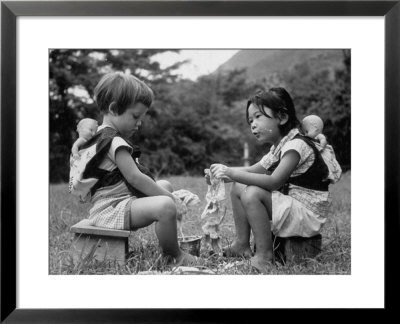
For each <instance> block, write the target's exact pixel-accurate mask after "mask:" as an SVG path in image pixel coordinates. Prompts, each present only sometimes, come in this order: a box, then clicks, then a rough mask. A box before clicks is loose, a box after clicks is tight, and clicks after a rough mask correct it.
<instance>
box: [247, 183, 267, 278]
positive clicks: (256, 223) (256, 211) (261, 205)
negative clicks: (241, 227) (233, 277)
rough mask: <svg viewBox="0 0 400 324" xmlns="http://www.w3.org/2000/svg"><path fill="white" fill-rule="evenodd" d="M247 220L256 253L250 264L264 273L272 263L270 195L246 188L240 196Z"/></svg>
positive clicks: (259, 189) (255, 188)
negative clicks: (252, 235)
mask: <svg viewBox="0 0 400 324" xmlns="http://www.w3.org/2000/svg"><path fill="white" fill-rule="evenodd" d="M241 201H242V204H243V207H244V209H245V210H246V214H247V220H248V222H249V224H250V226H251V229H252V231H253V234H254V241H255V243H256V246H257V251H256V253H255V255H254V257H253V258H251V264H252V265H253V266H254V267H255V268H257V269H258V270H260V271H261V272H263V273H265V272H266V270H267V268H268V266H269V265H270V263H271V261H273V251H272V237H271V224H270V215H272V200H271V193H270V192H269V191H267V190H264V189H262V188H260V187H256V186H248V187H247V188H246V190H245V191H244V192H243V193H242V195H241Z"/></svg>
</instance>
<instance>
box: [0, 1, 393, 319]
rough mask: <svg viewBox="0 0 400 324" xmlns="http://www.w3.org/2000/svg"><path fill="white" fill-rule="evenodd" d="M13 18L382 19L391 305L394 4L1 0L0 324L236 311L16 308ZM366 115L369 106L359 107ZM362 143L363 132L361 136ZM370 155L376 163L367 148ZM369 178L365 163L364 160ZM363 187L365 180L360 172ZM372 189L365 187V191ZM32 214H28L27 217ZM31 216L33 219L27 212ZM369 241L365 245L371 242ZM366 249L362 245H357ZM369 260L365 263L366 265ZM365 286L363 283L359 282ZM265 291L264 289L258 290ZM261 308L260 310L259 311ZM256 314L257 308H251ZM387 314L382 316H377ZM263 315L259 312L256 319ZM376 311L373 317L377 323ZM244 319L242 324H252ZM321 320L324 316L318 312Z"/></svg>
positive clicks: (388, 301) (388, 304) (226, 315)
mask: <svg viewBox="0 0 400 324" xmlns="http://www.w3.org/2000/svg"><path fill="white" fill-rule="evenodd" d="M19 16H382V17H384V19H385V156H384V159H385V178H384V181H385V204H384V206H385V310H393V309H394V308H395V307H396V304H395V303H396V302H395V299H394V297H392V296H394V293H395V290H396V287H398V283H399V280H398V274H397V270H396V269H397V267H395V261H396V259H397V256H398V250H397V249H396V247H397V246H398V243H396V241H393V240H395V239H396V238H397V237H398V234H399V227H400V226H399V224H400V222H399V214H400V213H399V206H400V203H399V201H400V199H399V198H400V194H399V182H400V176H399V155H400V153H399V152H400V147H399V138H400V136H399V128H400V114H399V110H400V109H399V108H400V91H399V90H400V65H399V61H400V1H399V0H396V1H252V2H249V1H148V2H146V1H128V2H127V1H123V2H112V1H102V2H91V1H79V2H76V1H73V2H65V1H61V2H60V1H51V2H49V1H37V2H36V1H18V2H11V1H4V2H2V3H1V322H3V321H4V322H5V323H31V322H32V323H33V322H36V323H87V322H93V323H97V322H101V323H108V322H117V323H125V322H152V321H154V322H182V323H193V322H231V321H235V318H239V317H237V316H238V314H237V312H238V311H241V312H246V311H253V312H254V311H256V310H246V311H245V310H239V309H236V310H231V309H225V310H223V309H219V310H214V311H213V315H212V316H210V315H209V313H208V312H204V310H199V309H198V310H195V309H180V310H172V309H163V310H161V309H147V310H145V309H140V310H139V309H18V308H16V301H17V294H16V271H17V268H16V243H17V233H16V211H17V201H16V198H17V184H16V179H17V173H16V172H17V157H16V139H17V133H16V114H17V106H16V104H17V101H16V100H17V97H16V95H17V93H16V81H17V80H16V57H17V49H16V40H17V38H16V37H17V30H16V26H17V24H16V20H17V18H18V17H19ZM365 109H369V110H370V111H371V113H373V111H374V108H373V107H365ZM365 136H366V140H368V139H367V137H368V134H366V135H365ZM371 158H372V159H373V158H376V157H375V156H374V153H373V148H371ZM370 176H371V177H373V162H371V175H370ZM365 181H366V184H368V176H367V175H366V179H365ZM371 190H373V188H371ZM33 214H34V212H33ZM35 216H39V215H35ZM373 239H374V238H373V237H371V244H373ZM365 248H366V249H368V247H365ZM373 259H374V258H373V256H371V262H373ZM366 284H367V283H366ZM266 293H268V292H266ZM264 311H265V310H263V312H264ZM258 312H262V310H258ZM385 314H387V312H385ZM260 315H261V316H265V315H266V314H264V313H263V314H260ZM381 315H382V314H380V315H379V318H380V319H381V320H382V317H381ZM254 316H255V315H253V314H252V315H251V317H250V318H249V320H253V319H254V321H257V320H256V319H255V318H256V317H254ZM325 316H326V315H325Z"/></svg>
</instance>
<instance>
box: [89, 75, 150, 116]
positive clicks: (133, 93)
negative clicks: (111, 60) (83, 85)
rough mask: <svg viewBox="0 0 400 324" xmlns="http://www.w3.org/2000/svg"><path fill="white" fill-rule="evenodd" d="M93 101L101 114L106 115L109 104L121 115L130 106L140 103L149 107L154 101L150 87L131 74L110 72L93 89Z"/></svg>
mask: <svg viewBox="0 0 400 324" xmlns="http://www.w3.org/2000/svg"><path fill="white" fill-rule="evenodd" d="M94 100H95V102H96V104H97V106H98V107H99V109H100V111H101V112H104V113H107V112H108V109H109V107H110V104H111V103H113V102H114V103H115V104H116V107H115V112H116V113H118V115H121V114H123V113H124V112H125V110H126V109H127V107H128V106H129V105H131V104H135V103H138V102H140V103H142V104H143V105H145V106H146V107H148V108H149V107H150V106H151V103H152V102H153V100H154V94H153V91H152V90H151V89H150V87H149V86H148V85H147V84H146V83H144V82H143V81H141V80H139V79H138V78H136V77H134V76H133V75H131V74H126V73H123V72H111V73H108V74H106V75H104V76H103V77H102V78H101V80H100V81H99V83H98V84H97V86H96V88H95V89H94Z"/></svg>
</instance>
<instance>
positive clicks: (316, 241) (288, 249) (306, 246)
mask: <svg viewBox="0 0 400 324" xmlns="http://www.w3.org/2000/svg"><path fill="white" fill-rule="evenodd" d="M272 242H273V243H274V244H273V248H274V254H275V259H276V260H278V261H281V262H282V261H283V262H285V263H288V262H295V263H296V262H299V261H301V260H303V259H305V258H315V257H316V256H317V255H318V253H320V252H321V250H322V236H321V234H318V235H316V236H313V237H300V236H292V237H278V236H274V235H272Z"/></svg>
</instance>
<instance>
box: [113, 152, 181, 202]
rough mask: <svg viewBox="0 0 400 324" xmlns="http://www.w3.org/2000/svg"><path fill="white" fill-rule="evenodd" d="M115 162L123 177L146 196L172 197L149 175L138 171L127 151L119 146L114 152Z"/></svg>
mask: <svg viewBox="0 0 400 324" xmlns="http://www.w3.org/2000/svg"><path fill="white" fill-rule="evenodd" d="M115 163H116V164H117V166H118V168H119V170H120V171H121V173H122V175H123V177H124V178H125V179H126V180H127V181H128V182H129V183H130V184H131V185H132V186H133V187H135V188H136V189H138V190H140V191H141V192H143V193H144V194H145V195H147V196H168V197H171V198H172V199H174V197H173V195H172V193H170V192H169V191H168V190H165V189H164V188H162V187H161V186H159V185H158V184H156V183H155V182H154V181H153V180H152V179H151V178H150V177H148V176H147V175H145V174H143V173H142V172H140V170H139V169H138V167H137V165H136V163H135V161H133V158H132V156H131V155H130V154H129V152H128V151H127V150H126V149H124V148H120V149H118V150H117V151H116V153H115Z"/></svg>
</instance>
